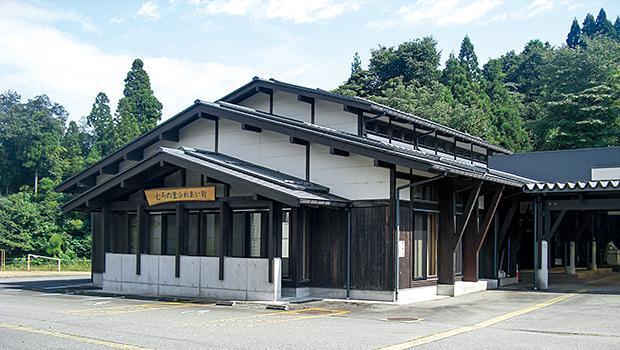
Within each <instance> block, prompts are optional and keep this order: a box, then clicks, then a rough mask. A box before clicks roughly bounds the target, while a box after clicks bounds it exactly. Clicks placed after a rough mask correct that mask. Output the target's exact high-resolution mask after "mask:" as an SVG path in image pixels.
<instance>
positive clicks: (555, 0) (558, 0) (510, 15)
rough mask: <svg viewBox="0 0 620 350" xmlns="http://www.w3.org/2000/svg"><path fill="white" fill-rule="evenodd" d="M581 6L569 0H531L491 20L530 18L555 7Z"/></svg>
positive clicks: (572, 8) (570, 9) (571, 8)
mask: <svg viewBox="0 0 620 350" xmlns="http://www.w3.org/2000/svg"><path fill="white" fill-rule="evenodd" d="M581 6H582V4H581V3H577V2H574V1H571V0H531V1H530V2H529V3H528V4H527V5H525V6H521V7H518V8H516V9H514V10H512V11H510V12H503V13H500V14H498V15H496V16H494V17H493V18H491V22H501V21H505V20H524V19H530V18H533V17H536V16H538V15H541V14H543V13H546V12H549V11H551V10H554V9H557V8H567V9H568V10H569V11H572V10H574V9H576V8H579V7H581Z"/></svg>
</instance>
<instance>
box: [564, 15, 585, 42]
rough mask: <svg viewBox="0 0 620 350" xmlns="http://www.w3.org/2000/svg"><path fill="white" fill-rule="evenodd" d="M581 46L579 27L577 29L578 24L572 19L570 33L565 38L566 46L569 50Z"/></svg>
mask: <svg viewBox="0 0 620 350" xmlns="http://www.w3.org/2000/svg"><path fill="white" fill-rule="evenodd" d="M580 44H581V27H579V22H577V18H575V19H573V24H572V25H571V26H570V32H569V33H568V37H567V38H566V45H568V47H570V48H571V49H574V48H576V47H577V46H579V45H580Z"/></svg>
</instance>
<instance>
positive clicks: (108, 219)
mask: <svg viewBox="0 0 620 350" xmlns="http://www.w3.org/2000/svg"><path fill="white" fill-rule="evenodd" d="M101 221H102V225H101V231H102V232H101V233H102V235H101V236H102V239H103V244H102V246H103V259H102V260H103V261H102V271H101V272H105V265H106V261H105V255H106V252H111V251H112V249H113V247H112V245H111V244H110V229H111V227H110V225H112V215H111V213H110V209H109V208H108V207H103V208H102V209H101Z"/></svg>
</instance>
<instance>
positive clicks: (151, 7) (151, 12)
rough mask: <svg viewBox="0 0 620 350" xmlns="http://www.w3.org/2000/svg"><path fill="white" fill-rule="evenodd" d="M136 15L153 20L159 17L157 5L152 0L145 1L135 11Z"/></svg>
mask: <svg viewBox="0 0 620 350" xmlns="http://www.w3.org/2000/svg"><path fill="white" fill-rule="evenodd" d="M136 16H138V17H142V18H145V19H147V20H151V21H155V20H158V19H159V17H160V13H159V7H158V6H157V4H156V3H154V2H153V1H147V2H145V3H144V4H142V6H141V7H140V9H138V11H137V12H136Z"/></svg>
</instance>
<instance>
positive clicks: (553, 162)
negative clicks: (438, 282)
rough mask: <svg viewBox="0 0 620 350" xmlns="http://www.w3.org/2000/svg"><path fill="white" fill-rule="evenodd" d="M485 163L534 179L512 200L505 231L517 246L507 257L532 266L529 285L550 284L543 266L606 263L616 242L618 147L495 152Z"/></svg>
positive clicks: (571, 269) (619, 231)
mask: <svg viewBox="0 0 620 350" xmlns="http://www.w3.org/2000/svg"><path fill="white" fill-rule="evenodd" d="M490 165H491V166H492V167H494V168H496V169H501V170H503V171H507V172H510V173H513V174H518V175H520V176H525V177H528V178H532V179H537V180H538V182H536V183H528V184H526V185H525V186H524V188H523V192H524V195H523V196H519V197H518V198H514V199H513V204H512V206H516V205H517V203H518V205H519V207H520V209H521V210H520V220H517V221H518V222H520V224H519V223H517V224H515V225H513V227H512V235H511V239H512V240H513V241H514V242H516V246H515V245H513V247H515V248H522V249H519V251H518V252H517V251H516V250H514V251H513V256H515V257H516V256H517V255H519V257H520V258H521V261H522V266H527V267H532V266H536V270H537V271H538V273H537V274H535V275H534V276H533V277H534V278H533V286H534V287H535V288H541V289H546V288H548V286H549V282H553V281H550V280H549V276H548V269H549V268H554V267H564V270H565V272H566V273H567V274H575V272H576V269H577V268H578V267H581V268H587V269H589V270H596V269H597V267H598V266H600V265H605V264H607V260H608V259H607V245H608V244H609V242H615V243H616V244H620V147H608V148H592V149H575V150H562V151H548V152H530V153H523V154H513V155H497V156H495V157H493V158H492V159H491V160H490ZM507 206H510V204H508V205H507ZM519 225H520V227H519ZM534 252H536V254H534Z"/></svg>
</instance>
